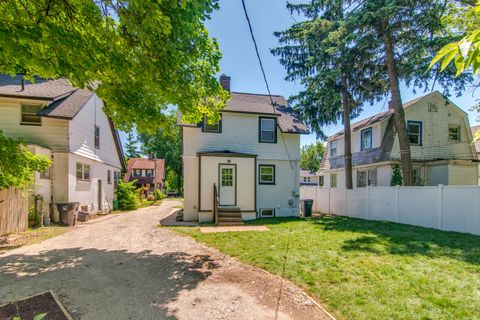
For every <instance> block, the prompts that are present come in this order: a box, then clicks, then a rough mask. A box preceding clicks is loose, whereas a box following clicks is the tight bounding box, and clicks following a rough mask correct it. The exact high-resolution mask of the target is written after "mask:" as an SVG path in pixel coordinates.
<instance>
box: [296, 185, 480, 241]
mask: <svg viewBox="0 0 480 320" xmlns="http://www.w3.org/2000/svg"><path fill="white" fill-rule="evenodd" d="M300 198H301V199H302V200H303V199H313V200H314V202H313V211H314V212H321V213H329V214H335V215H341V216H348V217H354V218H361V219H367V220H385V221H392V222H398V223H404V224H411V225H415V226H421V227H427V228H435V229H439V230H446V231H457V232H466V233H472V234H477V235H480V186H442V185H440V186H438V187H367V188H357V189H352V190H347V189H341V188H334V189H326V188H322V187H318V186H301V187H300Z"/></svg>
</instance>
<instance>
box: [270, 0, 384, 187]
mask: <svg viewBox="0 0 480 320" xmlns="http://www.w3.org/2000/svg"><path fill="white" fill-rule="evenodd" d="M352 2H353V1H341V0H336V1H335V0H330V1H328V0H324V1H309V2H307V3H305V4H288V5H287V7H288V8H289V10H290V11H291V12H292V13H294V12H295V13H298V14H300V15H301V16H303V17H305V18H306V19H305V21H302V22H299V23H295V24H294V25H292V26H291V27H290V28H288V29H287V30H285V31H283V32H276V33H275V35H276V36H277V37H278V38H279V42H280V44H281V45H283V46H282V47H279V48H276V49H274V50H272V53H273V54H274V55H277V56H280V63H281V64H282V65H283V66H284V67H285V68H286V69H287V72H288V75H287V77H286V79H287V80H289V81H296V80H300V83H301V84H302V85H304V87H305V90H303V91H301V92H299V93H298V94H297V95H295V96H293V97H291V99H290V102H291V103H292V105H293V107H294V108H295V110H296V112H297V114H298V115H299V117H300V118H301V119H303V120H304V121H306V122H307V123H308V124H309V125H310V127H311V128H312V129H313V131H314V132H315V133H316V134H317V137H319V138H323V139H324V138H325V134H324V133H323V131H322V126H325V125H330V124H336V123H337V122H338V121H339V120H340V119H342V120H343V124H344V139H345V143H344V163H345V185H346V187H347V188H348V189H351V188H352V187H353V181H352V156H351V129H350V119H351V118H352V117H355V116H357V115H358V114H359V113H360V111H361V110H362V106H363V105H364V104H365V103H367V102H373V101H375V100H376V99H378V98H379V97H381V96H382V95H383V94H384V92H385V90H386V88H385V85H384V82H383V81H382V75H383V74H384V73H383V72H381V69H382V68H381V67H380V68H379V67H378V65H376V64H375V63H372V59H371V55H372V52H371V51H372V50H373V49H375V48H374V47H371V46H369V45H370V44H369V43H368V42H359V41H358V39H357V35H356V34H355V33H354V32H353V31H354V28H355V25H354V24H353V21H352V20H351V19H350V14H349V11H350V6H351V4H352ZM365 62H367V63H370V64H369V65H368V64H365Z"/></svg>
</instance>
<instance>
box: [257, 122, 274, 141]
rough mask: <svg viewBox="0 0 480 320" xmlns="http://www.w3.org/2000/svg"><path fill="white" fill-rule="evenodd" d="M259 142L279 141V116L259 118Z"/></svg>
mask: <svg viewBox="0 0 480 320" xmlns="http://www.w3.org/2000/svg"><path fill="white" fill-rule="evenodd" d="M259 127H260V130H259V131H260V132H259V137H258V140H259V142H264V143H277V118H267V117H260V118H259Z"/></svg>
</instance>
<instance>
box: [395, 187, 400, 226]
mask: <svg viewBox="0 0 480 320" xmlns="http://www.w3.org/2000/svg"><path fill="white" fill-rule="evenodd" d="M395 189H396V190H395V191H396V204H395V222H397V223H398V220H399V219H398V215H399V211H400V208H399V207H400V186H399V185H397V186H396V188H395Z"/></svg>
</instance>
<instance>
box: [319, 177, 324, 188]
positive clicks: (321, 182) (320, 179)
mask: <svg viewBox="0 0 480 320" xmlns="http://www.w3.org/2000/svg"><path fill="white" fill-rule="evenodd" d="M324 184H325V177H324V176H319V177H318V185H319V186H320V187H323V185H324Z"/></svg>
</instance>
